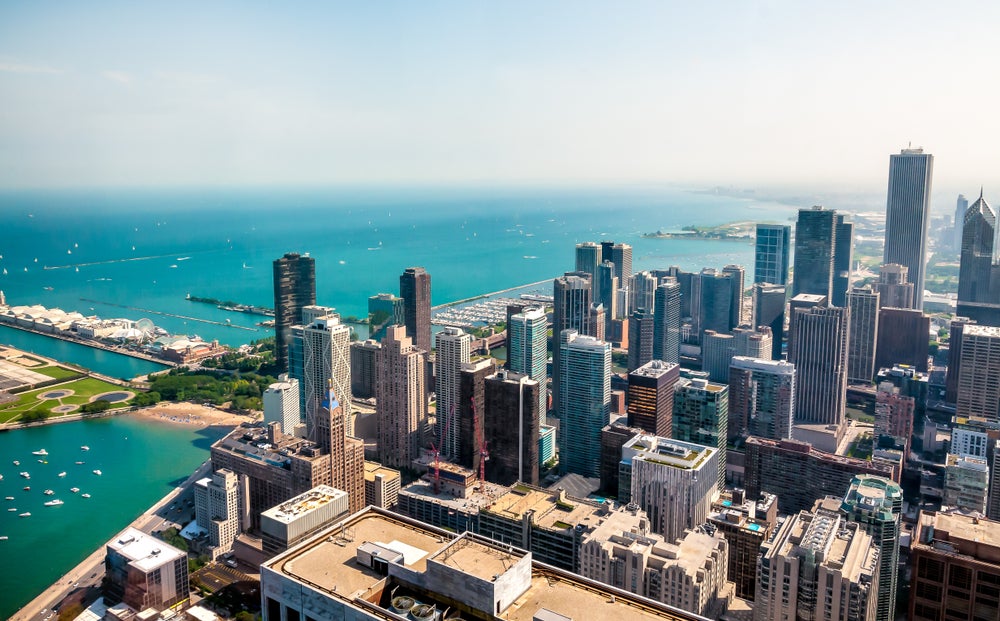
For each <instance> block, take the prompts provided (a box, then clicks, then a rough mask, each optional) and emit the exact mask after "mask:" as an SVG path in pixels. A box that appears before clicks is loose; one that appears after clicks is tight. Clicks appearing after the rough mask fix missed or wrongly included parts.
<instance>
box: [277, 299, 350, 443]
mask: <svg viewBox="0 0 1000 621" xmlns="http://www.w3.org/2000/svg"><path fill="white" fill-rule="evenodd" d="M350 346H351V329H350V328H349V327H347V326H346V325H344V324H342V323H340V319H339V318H338V317H337V316H336V315H326V316H323V317H319V318H317V319H316V320H314V321H313V322H312V323H310V324H309V325H307V326H305V327H304V328H303V329H302V354H303V361H302V362H303V377H304V380H303V382H302V393H303V395H304V397H305V415H306V431H307V432H308V433H309V434H310V435H309V437H310V439H311V440H314V441H316V442H319V443H320V445H322V446H323V448H324V449H326V450H329V447H327V446H325V439H324V438H321V437H320V435H319V434H320V433H321V432H320V429H321V428H322V427H323V426H324V424H325V423H324V422H323V421H320V420H319V419H320V417H321V416H325V413H321V410H322V407H323V406H322V403H323V401H325V400H327V398H328V397H329V394H330V391H331V390H332V391H333V394H334V396H335V397H336V399H337V401H338V402H340V405H341V408H342V409H343V418H344V419H343V421H342V422H341V423H338V424H342V425H343V426H344V432H345V433H346V434H347V435H349V436H353V435H354V417H353V416H352V411H351V410H352V408H351V400H352V399H353V396H352V395H351V355H350ZM288 431H290V430H288Z"/></svg>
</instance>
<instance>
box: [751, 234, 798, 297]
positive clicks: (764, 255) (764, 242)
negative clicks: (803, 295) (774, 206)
mask: <svg viewBox="0 0 1000 621" xmlns="http://www.w3.org/2000/svg"><path fill="white" fill-rule="evenodd" d="M791 237H792V227H790V226H788V225H787V224H758V225H757V240H756V242H755V243H754V270H753V281H754V282H755V283H759V282H766V283H771V284H772V285H786V284H788V266H789V262H788V256H789V251H790V249H791Z"/></svg>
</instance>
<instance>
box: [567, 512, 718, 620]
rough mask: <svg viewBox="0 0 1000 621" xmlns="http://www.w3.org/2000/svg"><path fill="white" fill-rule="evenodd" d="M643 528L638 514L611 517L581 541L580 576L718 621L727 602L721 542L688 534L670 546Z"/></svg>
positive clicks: (701, 534) (644, 522)
mask: <svg viewBox="0 0 1000 621" xmlns="http://www.w3.org/2000/svg"><path fill="white" fill-rule="evenodd" d="M647 522H648V520H647V518H646V517H645V516H643V515H642V513H641V512H640V511H636V510H631V511H630V510H629V509H627V508H626V509H623V510H620V511H616V512H614V513H611V514H610V515H609V516H608V517H607V518H605V519H604V520H603V521H602V522H601V523H600V524H599V525H598V526H597V527H596V528H594V529H593V530H592V531H591V532H589V533H587V534H585V535H584V536H583V543H582V545H581V546H580V572H579V573H580V575H582V576H583V577H584V578H588V579H590V580H596V581H598V582H603V583H605V584H609V585H611V586H613V587H617V588H620V589H623V590H625V591H630V592H632V593H635V594H637V595H642V596H644V597H648V598H650V599H653V600H655V601H659V602H663V603H664V604H667V605H668V606H673V607H674V608H678V609H680V610H686V611H688V612H691V613H694V614H697V615H701V616H702V617H705V618H710V619H719V618H721V617H722V615H723V614H724V613H725V611H726V604H727V600H728V599H729V597H728V595H727V594H726V590H727V585H726V575H727V573H728V565H729V563H728V548H729V546H728V543H727V541H726V540H725V539H724V538H723V537H722V536H721V535H718V534H713V535H708V534H706V533H704V532H701V531H693V530H689V531H685V533H684V536H683V537H682V538H680V539H678V540H677V541H676V543H674V542H670V541H667V540H666V539H664V538H663V537H660V536H658V535H656V534H651V533H649V532H648V526H647ZM665 585H670V587H666V586H665Z"/></svg>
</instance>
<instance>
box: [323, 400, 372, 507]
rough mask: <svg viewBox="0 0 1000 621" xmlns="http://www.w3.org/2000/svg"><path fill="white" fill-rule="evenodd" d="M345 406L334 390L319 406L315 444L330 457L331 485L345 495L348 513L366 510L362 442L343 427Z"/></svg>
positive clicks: (363, 446)
mask: <svg viewBox="0 0 1000 621" xmlns="http://www.w3.org/2000/svg"><path fill="white" fill-rule="evenodd" d="M345 420H346V416H345V415H344V406H343V404H342V403H340V402H339V401H338V400H337V396H336V394H335V393H334V392H333V390H332V389H331V390H329V392H328V393H327V397H326V398H325V399H323V401H322V403H321V404H320V409H319V416H318V417H317V421H318V427H319V433H318V434H316V435H318V436H319V440H318V444H319V446H320V448H321V450H323V452H325V453H326V454H328V455H329V456H330V457H329V459H330V483H329V484H330V485H332V486H333V487H335V488H337V489H338V490H343V491H345V492H347V495H348V506H349V507H350V511H351V513H354V512H355V511H360V510H361V509H363V508H364V506H365V442H364V440H361V439H360V438H354V437H351V435H352V433H351V431H348V430H347V429H346V427H345V424H344V422H345Z"/></svg>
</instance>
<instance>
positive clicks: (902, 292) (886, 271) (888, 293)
mask: <svg viewBox="0 0 1000 621" xmlns="http://www.w3.org/2000/svg"><path fill="white" fill-rule="evenodd" d="M907 271H908V270H907V267H906V266H905V265H899V264H898V263H886V264H884V265H882V267H881V268H880V269H879V277H878V282H877V283H875V289H876V290H877V291H878V295H879V301H878V306H879V308H883V307H886V306H888V307H890V308H913V299H914V298H915V297H916V293H915V292H914V290H913V283H912V282H910V281H909V280H908V279H907Z"/></svg>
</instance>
